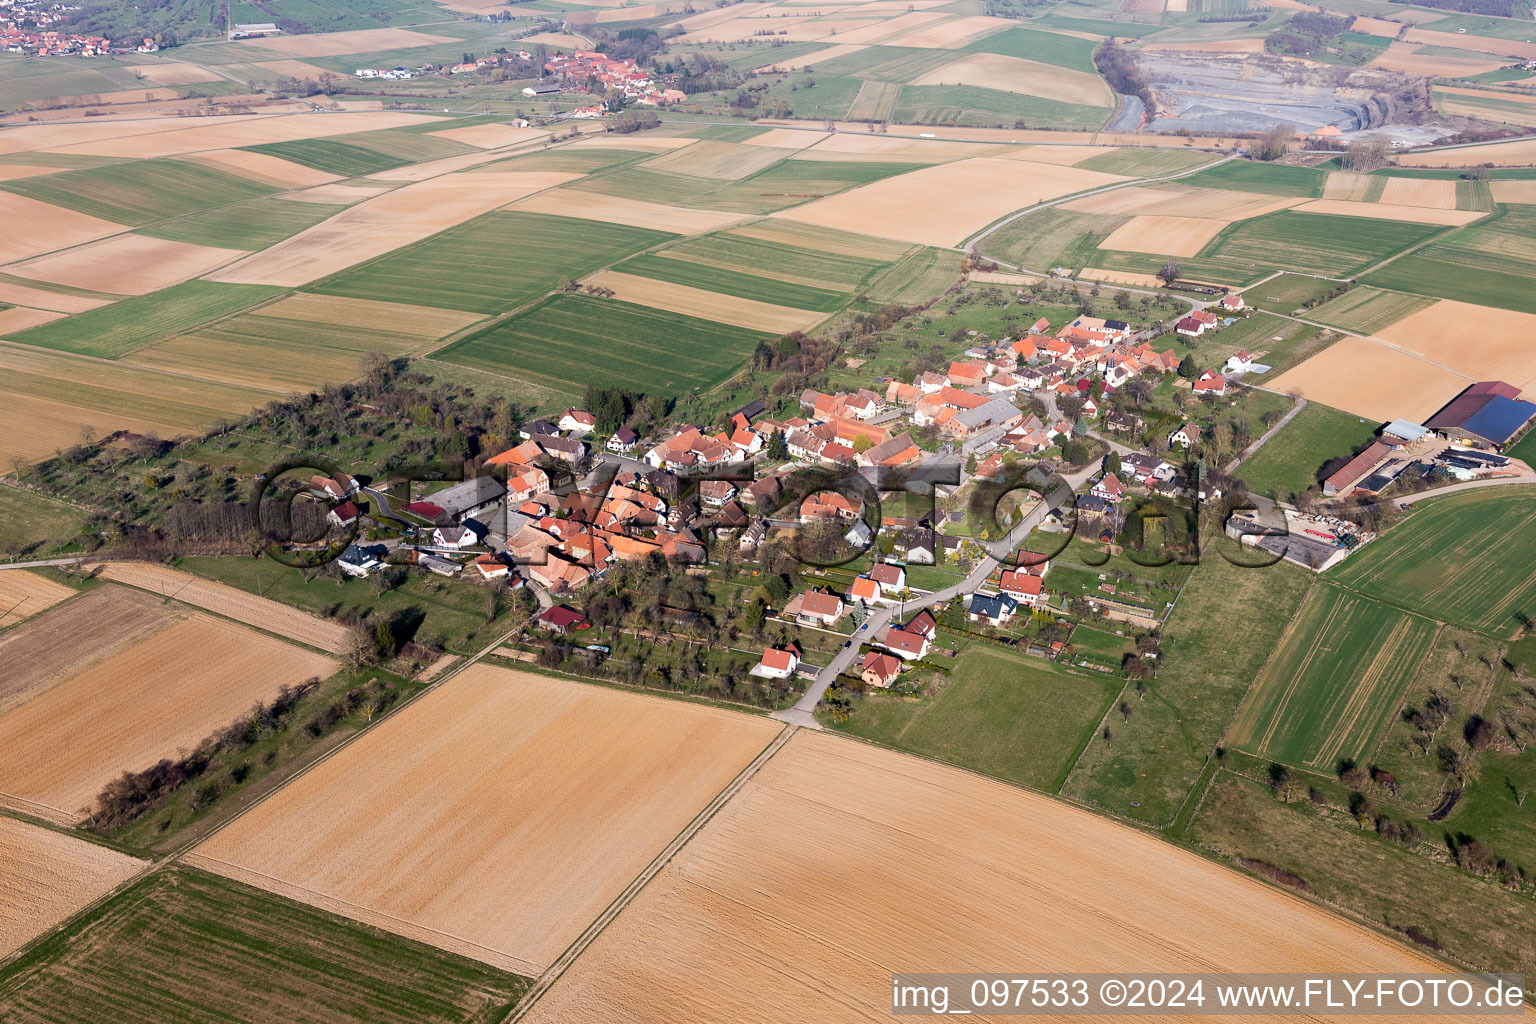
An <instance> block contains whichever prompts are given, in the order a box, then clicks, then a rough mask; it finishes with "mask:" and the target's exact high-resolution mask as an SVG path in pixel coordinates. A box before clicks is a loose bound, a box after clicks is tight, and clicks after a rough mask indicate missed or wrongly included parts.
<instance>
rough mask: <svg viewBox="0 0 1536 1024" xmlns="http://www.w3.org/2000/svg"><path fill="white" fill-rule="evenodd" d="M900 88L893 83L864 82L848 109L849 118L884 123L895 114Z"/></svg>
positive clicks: (899, 97)
mask: <svg viewBox="0 0 1536 1024" xmlns="http://www.w3.org/2000/svg"><path fill="white" fill-rule="evenodd" d="M901 88H902V87H901V86H900V85H899V84H897V83H895V82H876V81H873V80H866V81H865V82H864V83H863V84H862V85H860V86H859V91H858V93H857V94H856V95H855V96H854V97H853V103H852V104H850V105H849V107H848V115H847V116H849V117H858V118H868V119H870V120H871V121H884V120H887V119H889V118H890V117H891V115H893V114H895V113H896V103H897V101H898V100H900V99H901Z"/></svg>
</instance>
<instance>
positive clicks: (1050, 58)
mask: <svg viewBox="0 0 1536 1024" xmlns="http://www.w3.org/2000/svg"><path fill="white" fill-rule="evenodd" d="M1096 45H1097V44H1096V43H1094V42H1093V41H1092V40H1091V39H1079V38H1078V37H1077V36H1067V35H1062V34H1061V33H1060V32H1041V31H1040V30H1039V29H1033V28H1023V27H1018V28H1009V29H1004V30H1003V31H1001V32H996V33H993V34H992V35H990V36H987V37H985V38H983V39H978V40H976V41H975V42H974V43H971V44H970V45H969V46H967V47H965V51H966V52H968V53H997V54H1001V55H1003V56H1004V57H1019V58H1022V59H1023V60H1033V61H1039V62H1040V63H1041V64H1054V65H1056V66H1057V67H1062V68H1071V69H1072V70H1073V71H1084V72H1087V73H1088V74H1090V75H1093V74H1097V73H1098V71H1097V69H1096V68H1095V67H1094V66H1093V50H1094V47H1095V46H1096Z"/></svg>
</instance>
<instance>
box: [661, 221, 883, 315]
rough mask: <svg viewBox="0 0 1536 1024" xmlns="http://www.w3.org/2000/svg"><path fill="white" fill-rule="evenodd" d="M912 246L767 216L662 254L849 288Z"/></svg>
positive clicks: (688, 241) (775, 277)
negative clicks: (768, 218)
mask: <svg viewBox="0 0 1536 1024" xmlns="http://www.w3.org/2000/svg"><path fill="white" fill-rule="evenodd" d="M909 251H911V250H910V247H908V246H905V245H901V244H898V243H891V242H885V241H882V240H880V239H876V238H872V237H869V236H867V235H839V234H838V233H836V232H827V231H813V230H810V229H805V228H801V227H799V226H798V225H795V224H793V223H792V222H789V221H774V220H768V221H759V222H757V223H754V224H751V225H749V226H747V227H742V228H735V229H732V230H728V231H721V232H717V233H715V234H712V235H706V236H704V237H701V238H689V239H684V240H682V241H679V242H674V243H673V244H671V245H668V246H667V247H666V248H665V249H664V250H663V251H662V255H664V256H666V257H667V258H668V259H670V260H680V261H687V262H690V263H696V264H699V265H701V266H705V267H711V268H718V269H719V270H721V271H727V272H731V273H734V274H740V275H751V276H753V277H757V278H768V279H771V280H774V281H782V282H784V283H785V284H791V285H800V286H802V287H804V288H811V289H826V290H831V291H835V292H842V293H844V294H849V293H853V292H857V291H859V290H860V289H862V288H863V287H864V286H865V285H867V284H868V283H869V282H870V280H871V279H872V278H873V277H874V276H875V275H876V274H877V273H878V272H879V271H880V270H882V269H883V268H884V267H886V266H888V265H890V264H891V263H893V262H895V261H896V260H898V259H900V258H901V257H902V256H904V255H906V254H907V253H908V252H909ZM792 304H797V303H792Z"/></svg>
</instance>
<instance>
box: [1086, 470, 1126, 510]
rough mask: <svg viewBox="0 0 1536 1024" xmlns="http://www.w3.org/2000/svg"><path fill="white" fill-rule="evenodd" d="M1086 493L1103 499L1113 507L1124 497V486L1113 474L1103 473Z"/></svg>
mask: <svg viewBox="0 0 1536 1024" xmlns="http://www.w3.org/2000/svg"><path fill="white" fill-rule="evenodd" d="M1088 493H1089V494H1092V495H1093V496H1094V497H1096V498H1103V499H1104V501H1105V502H1107V503H1108V504H1111V505H1115V504H1118V503H1119V501H1120V499H1121V498H1123V497H1125V485H1124V484H1122V483H1121V482H1120V478H1119V477H1117V476H1116V475H1115V474H1113V473H1105V474H1104V475H1103V476H1101V477H1099V479H1098V480H1097V481H1095V482H1094V485H1093V487H1092V489H1090V490H1089V492H1088Z"/></svg>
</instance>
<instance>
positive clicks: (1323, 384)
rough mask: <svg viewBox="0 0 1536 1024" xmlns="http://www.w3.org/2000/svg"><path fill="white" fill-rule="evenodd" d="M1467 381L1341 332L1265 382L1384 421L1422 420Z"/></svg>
mask: <svg viewBox="0 0 1536 1024" xmlns="http://www.w3.org/2000/svg"><path fill="white" fill-rule="evenodd" d="M1472 382H1473V378H1471V377H1467V376H1464V375H1463V374H1459V373H1455V372H1453V371H1451V370H1447V369H1444V368H1442V367H1439V366H1436V365H1435V364H1434V363H1430V362H1426V361H1425V360H1423V359H1420V358H1418V357H1416V356H1413V355H1410V354H1409V353H1407V352H1404V351H1402V350H1401V349H1398V348H1394V347H1390V346H1389V345H1386V344H1381V343H1378V342H1375V341H1371V340H1369V339H1366V338H1354V337H1346V338H1341V339H1340V340H1338V341H1336V342H1334V343H1333V344H1332V345H1330V346H1328V347H1327V348H1326V349H1324V350H1323V351H1321V352H1319V353H1318V354H1317V355H1315V356H1313V357H1312V358H1310V359H1308V360H1306V361H1305V362H1303V363H1301V364H1300V365H1298V366H1295V367H1292V368H1291V369H1289V370H1287V371H1285V372H1284V373H1282V374H1281V375H1280V376H1279V377H1277V378H1275V379H1274V380H1273V381H1271V382H1270V383H1269V384H1268V385H1266V386H1267V387H1270V388H1273V389H1274V390H1276V391H1290V390H1291V389H1292V388H1295V389H1296V390H1297V391H1299V392H1300V393H1301V395H1302V397H1304V398H1307V399H1310V400H1311V401H1314V402H1321V403H1322V404H1324V405H1331V406H1333V407H1334V408H1335V409H1343V410H1344V411H1345V412H1352V413H1354V414H1355V415H1357V416H1364V417H1366V418H1367V419H1370V420H1374V421H1375V422H1378V423H1386V422H1387V421H1389V420H1393V419H1397V418H1398V417H1402V418H1404V419H1408V420H1412V421H1414V422H1422V421H1423V419H1424V417H1426V416H1429V415H1430V414H1431V413H1433V412H1434V411H1435V410H1437V409H1439V408H1440V407H1441V406H1443V405H1445V403H1446V402H1449V401H1450V400H1451V399H1452V398H1455V397H1456V395H1457V394H1459V393H1460V392H1461V391H1462V390H1463V389H1465V388H1466V386H1467V385H1468V384H1471V383H1472Z"/></svg>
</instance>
